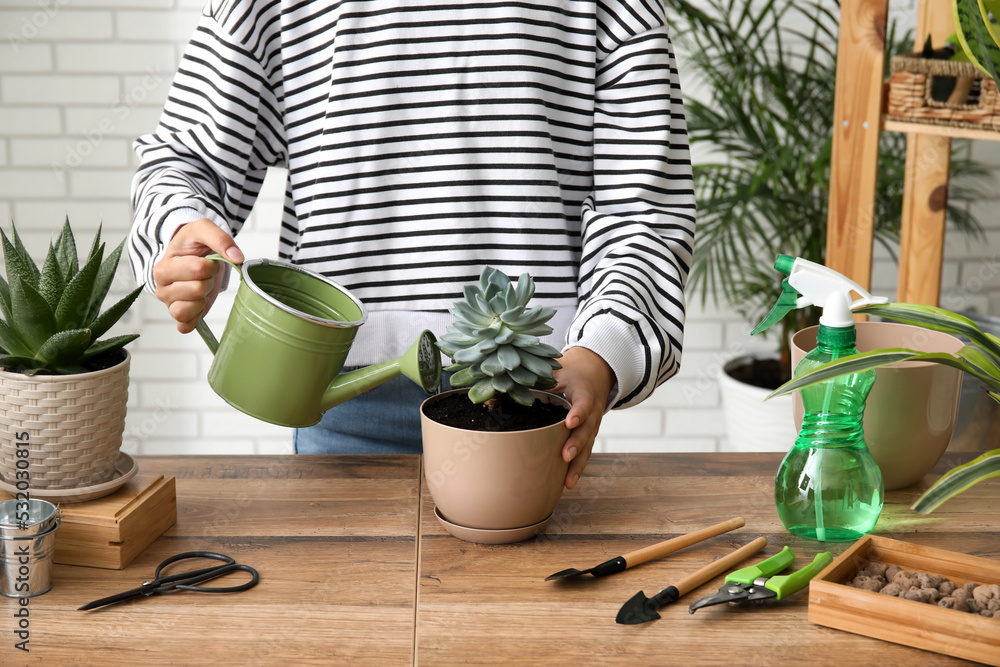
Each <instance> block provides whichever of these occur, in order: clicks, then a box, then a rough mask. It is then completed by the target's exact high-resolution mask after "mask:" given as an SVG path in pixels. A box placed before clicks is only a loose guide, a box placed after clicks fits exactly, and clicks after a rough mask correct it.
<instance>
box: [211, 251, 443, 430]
mask: <svg viewBox="0 0 1000 667" xmlns="http://www.w3.org/2000/svg"><path fill="white" fill-rule="evenodd" d="M207 259H211V260H216V261H221V262H226V263H227V264H229V265H231V266H232V267H233V268H234V269H236V271H237V272H239V274H240V276H241V278H242V281H241V283H240V287H239V289H238V290H237V292H236V302H235V303H234V305H233V309H232V311H231V312H230V313H229V320H228V322H227V323H226V330H225V331H224V332H223V334H222V342H221V343H220V342H219V341H218V340H217V339H216V338H215V335H214V334H213V333H212V331H211V330H210V329H209V328H208V325H207V324H205V321H204V320H202V321H200V322H198V325H197V327H196V328H197V330H198V333H199V334H200V335H201V337H202V339H203V340H204V341H205V343H206V344H207V345H208V347H209V349H210V350H211V351H212V353H213V354H214V355H215V359H213V361H212V367H211V369H209V371H208V383H209V385H211V387H212V389H214V390H215V393H217V394H218V395H219V396H221V397H222V398H223V399H224V400H225V401H226V402H227V403H229V404H230V405H232V406H233V407H234V408H236V409H238V410H240V411H242V412H245V413H247V414H248V415H250V416H252V417H256V418H257V419H261V420H263V421H266V422H270V423H272V424H278V425H280V426H295V427H304V426H312V425H313V424H315V423H317V422H319V420H320V418H321V417H322V416H323V413H324V412H326V411H327V410H329V409H330V408H332V407H333V406H335V405H339V404H340V403H343V402H344V401H346V400H348V399H351V398H354V397H355V396H357V395H358V394H361V393H363V392H366V391H368V390H370V389H373V388H374V387H376V386H378V385H380V384H382V383H383V382H386V381H387V380H391V379H392V378H394V377H396V376H398V375H401V374H402V375H405V376H406V377H408V378H410V379H411V380H413V381H414V382H416V383H417V384H418V385H420V386H421V387H423V388H424V391H427V392H429V393H430V392H434V391H436V390H437V387H438V384H439V383H440V380H441V357H440V354H439V353H438V350H437V347H436V346H435V339H434V334H432V333H431V332H430V331H423V332H421V334H420V335H419V336H418V337H417V340H416V341H415V342H414V343H413V345H411V346H410V349H409V350H407V352H406V354H404V355H403V356H401V357H399V358H397V359H392V360H390V361H386V362H383V363H380V364H375V365H372V366H368V367H366V368H360V369H357V370H354V371H351V372H349V373H344V374H341V373H340V370H341V368H342V367H343V365H344V359H346V358H347V353H348V351H349V350H350V349H351V343H353V342H354V335H355V334H356V333H357V331H358V327H360V326H361V325H362V324H363V323H364V321H365V318H366V317H367V315H366V313H365V309H364V306H363V305H362V304H361V301H359V300H358V299H357V298H356V297H355V296H354V295H352V294H351V293H350V292H348V291H347V290H346V289H344V288H343V287H342V286H340V285H338V284H337V283H335V282H334V281H332V280H330V279H329V278H326V277H324V276H321V275H320V274H318V273H314V272H312V271H309V270H307V269H304V268H302V267H300V266H297V265H294V264H288V263H286V262H280V261H275V260H271V259H254V260H249V261H246V262H244V263H243V264H239V265H238V264H234V263H233V262H230V261H229V260H227V259H225V258H224V257H222V256H221V255H209V256H208V258H207Z"/></svg>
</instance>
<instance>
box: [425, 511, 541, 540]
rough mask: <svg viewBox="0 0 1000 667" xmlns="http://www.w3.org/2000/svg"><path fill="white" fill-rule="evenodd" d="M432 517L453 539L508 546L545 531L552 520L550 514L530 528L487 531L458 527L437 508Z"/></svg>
mask: <svg viewBox="0 0 1000 667" xmlns="http://www.w3.org/2000/svg"><path fill="white" fill-rule="evenodd" d="M434 516H435V517H437V520H438V521H439V522H441V525H442V526H444V529H445V530H447V531H448V532H449V533H450V534H451V535H453V536H454V537H457V538H458V539H460V540H465V541H466V542H478V543H479V544H510V543H512V542H523V541H524V540H527V539H531V538H532V537H534V536H535V534H536V533H540V532H541V531H543V530H545V526H547V525H549V521H550V520H551V519H552V515H551V514H550V515H548V516H547V517H545V518H544V519H542V520H541V521H539V522H538V523H533V524H531V525H530V526H521V527H520V528H503V529H494V530H489V529H485V528H469V527H467V526H460V525H458V524H457V523H452V522H450V521H448V520H447V519H445V518H444V515H443V514H441V510H439V509H438V508H437V507H435V508H434Z"/></svg>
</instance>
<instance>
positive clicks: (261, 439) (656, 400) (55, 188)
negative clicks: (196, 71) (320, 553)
mask: <svg viewBox="0 0 1000 667" xmlns="http://www.w3.org/2000/svg"><path fill="white" fill-rule="evenodd" d="M202 4H203V0H3V3H2V8H0V220H3V221H6V220H10V219H12V218H13V220H14V221H15V222H16V223H17V225H18V228H19V230H20V231H21V232H22V234H23V235H24V236H25V239H26V243H27V244H28V245H29V248H30V249H31V250H32V251H33V252H35V253H37V254H42V253H43V252H44V250H45V247H46V245H47V243H48V241H49V240H50V238H51V237H52V235H53V233H54V232H56V231H58V229H59V227H60V226H61V224H62V221H63V218H64V216H65V215H67V214H68V215H69V216H70V217H71V219H72V220H73V221H74V227H75V228H76V229H78V230H81V235H86V236H89V235H90V234H92V233H93V231H94V230H95V229H96V228H97V225H98V224H99V223H102V224H103V226H104V230H105V234H106V235H111V234H114V235H115V236H121V235H124V233H125V232H126V230H127V229H128V226H129V224H130V215H131V214H130V206H129V202H128V189H129V180H130V178H131V174H132V171H133V169H134V168H135V157H134V155H133V154H132V152H131V142H132V141H133V139H134V138H135V137H136V136H137V135H138V134H140V133H143V132H148V131H150V130H151V129H152V128H153V127H154V126H155V124H156V120H157V118H158V116H159V110H160V108H161V106H162V104H163V101H164V99H165V97H166V94H167V89H168V87H169V83H170V79H171V76H172V72H173V70H174V68H175V67H176V64H177V60H178V58H179V56H180V53H181V50H182V48H183V45H184V43H185V41H186V39H187V37H188V35H189V34H190V32H191V30H192V29H193V28H194V25H195V23H196V22H197V19H198V16H199V14H200V11H201V6H202ZM905 18H906V17H904V20H905ZM681 56H682V62H681V71H682V77H683V76H684V71H685V70H684V67H683V54H681ZM697 84H698V82H697V81H694V80H685V89H686V90H687V91H688V93H689V94H691V93H692V92H694V91H697V90H698V88H699V87H698V85H697ZM971 150H972V152H973V154H974V155H975V156H976V157H977V158H979V159H983V160H987V161H988V162H989V163H990V164H994V165H997V166H998V167H1000V144H995V143H982V142H977V143H975V144H973V145H972V147H971ZM277 176H278V178H273V179H269V181H268V183H267V184H266V186H265V191H264V193H263V195H262V197H261V200H260V202H259V203H258V206H257V208H256V209H255V211H254V213H253V215H252V216H251V220H250V221H249V222H248V224H247V226H246V228H245V229H244V231H243V233H242V234H241V235H240V239H239V241H240V244H241V246H242V247H243V249H244V251H245V252H246V254H247V255H248V256H249V257H263V256H274V254H275V252H276V250H275V249H276V245H277V243H276V238H277V220H278V211H279V210H280V205H281V202H280V198H281V196H282V192H283V185H282V182H281V178H280V174H277ZM996 207H997V202H996V201H988V202H983V203H982V204H978V205H977V209H976V210H977V212H979V213H980V217H981V219H982V220H984V221H985V222H986V224H987V225H988V226H989V228H990V229H989V231H988V234H987V241H988V243H987V244H986V245H983V244H978V243H973V244H970V243H967V242H966V241H965V240H964V239H963V238H961V237H958V236H957V235H954V234H953V235H951V236H950V237H949V239H948V243H947V247H946V251H945V271H944V288H945V291H944V296H943V299H942V304H943V305H945V306H947V307H950V308H954V309H957V310H965V309H976V310H978V311H979V312H981V313H986V314H992V313H998V314H1000V275H998V273H1000V259H998V258H997V256H996V248H997V247H998V245H1000V222H995V221H994V219H995V216H993V215H991V214H992V213H993V211H995V210H996ZM82 242H86V241H82ZM761 261H762V262H764V263H768V264H769V263H770V262H771V261H772V258H762V259H761ZM895 276H896V273H895V267H894V265H893V264H892V261H891V259H890V258H889V256H888V254H887V253H885V252H880V253H879V254H878V255H877V259H876V262H875V270H874V285H875V287H876V288H877V289H878V290H879V291H881V292H882V293H886V294H890V295H891V294H892V293H893V292H894V291H895V283H896V279H895ZM130 284H131V278H130V277H129V276H128V275H127V271H125V270H123V271H122V272H121V276H120V279H119V283H118V285H117V286H116V291H117V292H119V293H121V292H124V291H125V290H126V289H127V288H128V287H129V286H130ZM231 302H232V295H231V294H229V295H223V297H222V298H220V300H219V303H218V304H217V306H216V309H215V311H214V312H213V314H212V316H211V317H210V318H209V320H210V323H211V324H212V325H213V326H215V327H221V326H222V324H223V317H224V314H225V313H226V312H228V309H229V306H230V304H231ZM118 329H119V330H120V332H126V331H139V332H140V333H141V338H140V339H139V340H138V341H137V342H136V343H134V344H132V346H131V352H132V355H133V372H132V386H131V394H130V400H129V404H130V410H129V416H128V426H127V432H126V448H127V450H128V451H131V452H139V453H168V452H180V453H192V454H202V453H248V454H249V453H285V452H290V451H291V439H290V432H289V430H288V429H283V428H279V427H274V426H270V425H267V424H263V423H261V422H258V421H256V420H253V419H251V418H249V417H246V416H244V415H242V414H241V413H239V412H237V411H235V410H233V409H231V408H229V407H228V406H227V405H226V404H225V403H223V402H222V400H221V399H219V398H218V397H217V396H216V395H215V394H214V393H213V392H212V391H211V390H210V389H209V387H208V384H207V381H206V380H205V377H206V373H207V371H208V366H209V364H210V362H211V357H210V355H209V354H208V352H207V350H206V349H205V348H204V346H203V344H202V343H201V341H200V339H198V338H197V337H196V336H194V335H190V336H182V335H180V334H178V333H177V332H176V331H175V329H174V326H173V324H172V322H171V320H170V318H169V316H168V315H167V312H166V309H165V308H164V307H163V306H162V304H160V303H159V302H157V301H156V300H155V299H153V298H152V297H150V296H149V295H146V294H144V295H143V296H142V297H141V298H140V302H139V305H138V307H136V308H134V309H133V311H132V312H131V313H130V314H129V315H128V317H127V318H126V321H124V322H123V323H122V324H121V325H120V326H119V327H118ZM685 345H686V347H685V354H684V366H683V369H682V371H681V373H680V375H679V376H678V377H677V378H675V379H674V380H672V381H670V382H669V383H667V384H666V385H664V386H663V387H661V388H660V389H659V390H658V391H657V392H656V393H655V394H654V396H653V397H651V398H650V399H649V400H648V401H646V402H645V403H644V404H642V405H641V406H638V407H636V408H633V409H630V410H628V411H624V412H615V413H611V414H609V415H608V416H607V417H606V418H605V421H604V426H603V428H602V432H601V436H600V437H599V439H598V450H600V451H716V450H718V449H720V448H722V447H724V445H725V443H724V439H725V425H724V422H723V416H722V411H721V408H720V406H719V388H718V382H717V378H718V375H719V373H720V371H721V366H722V364H723V363H725V362H726V361H727V360H729V359H731V358H732V357H733V356H735V355H737V354H741V353H743V352H747V351H752V350H760V349H769V348H770V347H771V345H772V343H771V342H770V341H767V340H758V339H757V338H756V337H755V338H754V339H751V338H750V337H749V336H748V325H747V323H745V322H743V321H742V320H741V319H740V318H739V317H738V316H736V315H735V314H733V313H732V312H731V311H729V310H727V309H725V308H716V307H714V306H712V305H709V306H708V307H706V308H702V307H701V305H700V298H699V297H698V296H697V295H694V296H692V298H691V299H690V307H689V312H688V325H687V336H686V341H685Z"/></svg>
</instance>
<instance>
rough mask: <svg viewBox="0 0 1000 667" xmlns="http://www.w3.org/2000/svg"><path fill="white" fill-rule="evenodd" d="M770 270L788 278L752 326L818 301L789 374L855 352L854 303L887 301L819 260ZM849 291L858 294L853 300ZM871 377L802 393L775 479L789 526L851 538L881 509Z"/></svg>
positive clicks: (814, 536) (782, 260)
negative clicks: (868, 404) (811, 330)
mask: <svg viewBox="0 0 1000 667" xmlns="http://www.w3.org/2000/svg"><path fill="white" fill-rule="evenodd" d="M774 268H775V269H777V270H778V271H780V272H781V273H783V274H785V275H787V276H788V277H787V278H786V279H785V280H784V281H782V283H781V296H780V297H779V298H778V303H776V304H775V306H774V308H772V309H771V312H770V313H768V315H767V317H766V318H765V319H764V321H763V322H761V323H760V324H759V325H757V328H755V329H754V330H753V332H751V333H752V334H756V333H758V332H760V331H764V330H765V329H767V328H768V327H770V326H772V325H773V324H775V323H777V322H779V321H780V320H781V319H782V318H783V317H784V316H785V315H786V314H787V313H788V312H789V311H791V310H794V309H796V308H804V307H806V306H820V307H822V308H823V315H822V317H820V320H819V333H818V336H817V341H816V349H814V350H813V351H811V352H809V354H807V355H806V356H805V357H804V358H803V359H802V360H801V361H800V362H799V363H798V364H797V365H796V367H795V370H794V371H793V373H792V374H793V376H798V375H801V374H802V373H804V372H806V371H808V370H812V369H813V368H816V367H817V366H821V365H823V364H825V363H827V362H829V361H833V360H834V359H838V358H840V357H846V356H848V355H851V354H855V353H857V349H856V348H855V344H856V342H857V333H856V331H855V328H854V317H853V316H852V314H851V310H852V309H853V308H857V307H859V306H862V305H867V304H873V303H885V302H886V301H887V300H888V299H886V298H884V297H875V296H872V295H871V294H870V293H869V292H868V291H866V290H865V289H864V288H862V287H861V286H860V285H858V284H857V283H855V282H854V281H853V280H850V279H849V278H846V277H845V276H842V275H841V274H839V273H837V272H836V271H833V270H832V269H828V268H827V267H825V266H823V265H822V264H817V263H815V262H810V261H808V260H804V259H801V258H795V257H790V256H788V255H779V256H778V259H777V261H776V262H775V264H774ZM851 292H856V293H857V294H859V295H861V298H860V299H858V300H857V301H854V302H852V301H851ZM874 383H875V371H874V370H867V371H864V372H860V373H854V374H852V375H844V376H841V377H838V378H834V379H831V380H828V381H826V382H822V383H820V384H816V385H813V386H811V387H807V388H805V389H803V390H802V391H801V394H802V405H803V408H804V412H805V414H804V416H803V418H802V427H801V429H800V430H799V435H798V437H797V438H796V440H795V444H794V445H793V446H792V449H791V450H790V451H789V452H788V454H787V455H785V458H784V460H783V461H782V462H781V467H780V468H779V469H778V474H777V476H776V477H775V480H774V502H775V506H776V508H777V510H778V517H779V518H780V519H781V523H782V524H784V526H785V528H787V529H788V530H789V531H790V532H792V533H794V534H795V535H799V536H801V537H805V538H808V539H811V540H819V541H821V542H846V541H853V540H856V539H858V538H859V537H861V536H862V535H865V534H867V533H869V532H871V530H872V528H874V527H875V522H876V521H877V520H878V517H879V514H880V513H881V512H882V497H883V493H884V490H883V486H882V472H881V471H880V470H879V467H878V464H877V463H876V462H875V459H873V458H872V455H871V452H869V451H868V446H867V445H866V444H865V440H864V430H863V427H862V417H863V415H864V410H865V399H866V398H867V397H868V392H869V391H871V388H872V385H873V384H874Z"/></svg>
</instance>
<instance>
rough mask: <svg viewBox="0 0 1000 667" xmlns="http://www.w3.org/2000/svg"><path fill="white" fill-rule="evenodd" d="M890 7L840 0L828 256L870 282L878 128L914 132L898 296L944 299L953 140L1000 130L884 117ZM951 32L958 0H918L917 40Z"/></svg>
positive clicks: (868, 0)
mask: <svg viewBox="0 0 1000 667" xmlns="http://www.w3.org/2000/svg"><path fill="white" fill-rule="evenodd" d="M888 12H889V0H843V1H842V2H841V5H840V29H839V35H838V47H837V48H838V51H837V53H838V55H837V83H836V95H835V101H834V133H833V155H832V162H831V167H830V207H829V217H828V230H827V255H826V261H827V265H828V266H829V267H830V268H832V269H834V270H836V271H839V272H841V273H843V274H844V275H846V276H848V277H850V278H852V279H853V280H855V281H856V282H857V283H859V284H860V285H861V286H863V287H865V288H868V287H870V285H871V270H872V248H873V241H874V228H875V201H876V200H875V198H876V188H875V185H876V176H877V173H878V146H879V134H880V133H881V131H882V130H886V131H898V132H906V133H907V135H908V137H907V142H906V175H905V179H904V194H903V217H902V230H901V237H900V255H899V287H898V292H897V296H896V300H897V301H906V302H909V303H921V304H927V305H937V304H938V300H939V299H940V294H941V265H942V258H943V255H944V234H945V220H946V216H947V202H948V171H949V167H950V163H951V140H952V138H953V137H965V138H976V139H984V138H990V139H996V138H1000V133H986V132H979V131H976V130H967V129H966V130H962V129H952V128H942V127H940V126H929V125H918V124H916V123H912V124H910V123H900V122H885V121H884V116H885V95H884V82H883V77H884V71H885V58H886V53H885V48H886V45H885V33H886V25H887V16H888ZM952 32H954V28H953V24H952V12H951V0H919V5H918V8H917V27H916V39H915V44H918V45H920V44H923V43H924V40H925V39H926V38H927V36H928V35H930V36H931V38H932V40H933V43H934V44H940V43H942V42H943V41H944V39H945V38H946V37H948V36H949V35H950V34H951V33H952ZM990 134H992V136H990Z"/></svg>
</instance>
